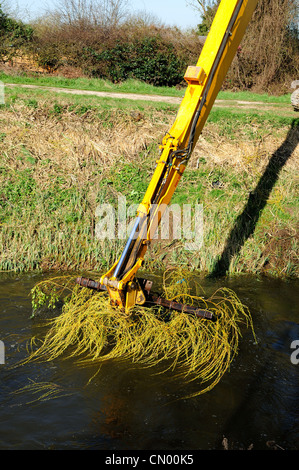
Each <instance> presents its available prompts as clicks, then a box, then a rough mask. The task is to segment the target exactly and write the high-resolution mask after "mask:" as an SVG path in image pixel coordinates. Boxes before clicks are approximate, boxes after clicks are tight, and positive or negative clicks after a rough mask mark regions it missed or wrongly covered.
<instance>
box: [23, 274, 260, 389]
mask: <svg viewBox="0 0 299 470" xmlns="http://www.w3.org/2000/svg"><path fill="white" fill-rule="evenodd" d="M179 274H180V275H181V274H182V273H179ZM178 277H180V276H178ZM175 278H176V275H175V274H173V273H171V284H170V285H169V284H168V285H166V283H165V280H166V279H168V280H169V277H167V276H165V277H164V286H165V288H166V289H165V294H166V296H167V297H168V298H176V299H178V298H180V299H181V300H184V302H185V303H191V302H192V303H193V304H195V303H197V304H198V305H201V306H202V307H203V308H207V309H209V310H210V311H212V312H213V314H214V315H215V317H216V321H213V322H212V321H209V320H204V319H198V318H196V317H195V316H192V315H188V314H186V313H178V312H173V311H172V312H170V311H165V310H163V309H161V308H160V307H159V308H158V307H152V308H145V307H136V308H134V309H132V311H131V312H130V314H129V315H128V314H125V313H123V312H121V311H120V310H117V309H115V308H113V307H111V305H110V303H109V298H108V296H107V295H106V294H105V293H98V292H93V291H90V290H88V289H85V288H81V287H79V286H77V285H73V286H72V282H73V280H72V279H71V278H70V277H62V278H58V277H56V278H53V279H50V280H47V281H43V282H42V283H39V284H37V285H36V286H35V287H34V289H33V291H32V296H33V306H34V307H35V308H38V307H39V306H41V305H42V304H46V305H48V306H50V307H53V306H54V304H55V302H56V301H57V300H58V298H64V304H63V307H62V312H61V314H59V315H58V316H57V317H55V318H54V319H52V320H51V321H50V323H49V330H48V332H47V334H46V336H45V338H44V339H43V341H42V345H41V346H40V347H39V348H37V349H35V348H34V347H33V348H32V349H33V351H32V352H31V353H30V355H29V357H28V361H32V360H37V361H52V360H55V359H57V358H74V359H76V361H78V362H79V363H80V364H81V365H84V366H88V365H90V364H95V363H96V364H99V365H101V364H103V363H104V362H106V361H111V360H117V361H123V360H125V361H131V363H132V364H136V365H140V366H142V367H147V368H151V370H152V371H153V373H155V371H156V372H157V370H159V373H161V370H162V371H164V372H166V371H171V375H172V376H173V377H174V378H180V381H182V380H184V381H186V383H187V382H190V381H196V384H198V389H197V392H196V393H195V395H198V394H202V393H205V392H207V391H209V390H211V389H212V388H213V387H215V385H216V384H217V383H218V382H219V381H220V380H221V378H222V377H223V375H224V374H225V372H226V371H227V370H228V369H229V367H230V365H231V363H232V360H233V359H234V357H235V356H236V354H237V352H238V345H239V338H240V336H241V329H242V325H245V326H246V327H250V328H251V329H252V331H253V325H252V319H251V316H250V313H249V311H248V309H247V308H246V307H245V306H244V305H242V303H241V301H240V300H239V299H238V297H237V296H236V294H235V293H234V292H232V291H231V290H229V289H225V288H222V289H219V290H217V292H216V293H215V294H214V295H213V296H212V297H211V298H209V299H204V298H203V297H201V298H200V297H197V296H193V295H191V294H190V292H189V288H188V280H185V281H184V282H183V283H177V282H175V281H174V279H175ZM180 279H182V278H181V277H180ZM189 280H190V279H189ZM170 287H172V292H171V295H170V297H169V294H170ZM167 288H168V290H167ZM167 294H168V295H167ZM173 294H175V295H173ZM253 334H254V332H253ZM32 344H33V345H35V344H36V342H35V339H33V340H32ZM158 366H159V367H158ZM196 387H197V385H196Z"/></svg>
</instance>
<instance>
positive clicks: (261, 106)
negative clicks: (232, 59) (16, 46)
mask: <svg viewBox="0 0 299 470" xmlns="http://www.w3.org/2000/svg"><path fill="white" fill-rule="evenodd" d="M5 86H7V87H21V88H31V89H36V90H47V91H51V92H54V93H66V94H71V95H89V96H98V97H104V98H113V99H126V100H134V101H152V102H159V103H169V104H177V105H180V103H181V101H182V97H172V96H160V95H140V94H136V93H113V92H107V91H94V90H76V89H71V88H59V87H50V86H39V85H27V84H13V83H5ZM232 105H233V106H234V107H236V106H237V107H239V108H246V109H257V110H261V111H271V110H272V111H273V110H274V109H275V110H279V112H280V113H281V112H283V113H284V114H285V113H287V114H288V115H293V114H294V115H295V112H294V111H293V109H292V106H291V103H290V105H289V106H288V105H286V104H279V103H263V102H261V101H254V102H250V101H239V100H216V101H215V106H220V107H231V106H232Z"/></svg>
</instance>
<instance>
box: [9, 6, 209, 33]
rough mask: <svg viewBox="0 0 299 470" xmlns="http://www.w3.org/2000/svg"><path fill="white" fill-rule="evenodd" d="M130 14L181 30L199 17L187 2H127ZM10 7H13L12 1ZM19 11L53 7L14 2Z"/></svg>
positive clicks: (41, 9)
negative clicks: (151, 17)
mask: <svg viewBox="0 0 299 470" xmlns="http://www.w3.org/2000/svg"><path fill="white" fill-rule="evenodd" d="M128 2H129V5H130V10H131V12H140V11H146V12H147V13H151V14H153V15H154V16H155V17H156V18H158V19H159V20H160V21H161V22H162V23H163V24H166V25H170V26H178V27H180V28H182V29H188V28H192V27H195V26H196V25H197V24H198V23H199V22H200V17H199V15H198V13H196V12H195V10H194V9H193V8H192V7H191V6H189V5H188V4H187V0H128ZM9 3H10V5H12V6H13V4H14V3H15V2H14V0H11V1H10V2H9ZM16 3H17V4H18V6H19V9H20V11H21V12H22V11H24V10H28V11H29V12H30V16H36V15H39V14H40V15H42V14H43V12H44V11H45V9H46V6H47V5H49V6H51V5H53V4H54V3H55V2H54V1H51V0H16Z"/></svg>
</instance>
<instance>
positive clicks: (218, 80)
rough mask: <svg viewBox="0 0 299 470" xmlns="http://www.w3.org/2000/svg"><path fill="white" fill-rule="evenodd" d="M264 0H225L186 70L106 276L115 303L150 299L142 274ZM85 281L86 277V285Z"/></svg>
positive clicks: (125, 305)
mask: <svg viewBox="0 0 299 470" xmlns="http://www.w3.org/2000/svg"><path fill="white" fill-rule="evenodd" d="M257 1H258V0H222V1H221V2H220V5H219V7H218V10H217V13H216V16H215V18H214V21H213V24H212V27H211V30H210V32H209V34H208V36H207V39H206V42H205V44H204V46H203V49H202V52H201V54H200V57H199V60H198V63H197V64H196V65H195V66H190V67H188V69H187V72H186V74H185V80H186V82H187V83H188V87H187V90H186V93H185V96H184V98H183V100H182V103H181V106H180V108H179V111H178V114H177V116H176V119H175V122H174V124H173V126H172V127H171V129H170V130H169V132H167V134H166V135H165V137H164V139H163V141H162V145H161V147H160V149H161V152H160V159H159V160H158V161H157V166H156V169H155V172H154V174H153V177H152V180H151V181H150V184H149V187H148V189H147V191H146V194H145V196H144V198H143V201H142V203H141V204H140V205H139V208H138V210H137V218H136V222H135V225H134V228H133V230H132V232H131V234H130V236H129V238H128V241H127V243H126V246H125V248H124V250H123V253H122V255H121V257H120V258H119V260H118V261H117V262H116V263H115V265H114V266H112V268H111V269H110V270H109V271H108V272H107V273H106V274H105V275H104V276H102V277H101V280H100V283H99V285H100V286H102V287H103V288H104V289H105V290H107V291H108V293H109V296H110V300H111V303H112V305H114V306H117V307H120V308H122V309H124V310H126V311H128V310H129V309H130V308H132V307H134V306H135V305H143V304H144V303H145V302H146V292H145V289H144V286H142V285H141V283H140V282H139V280H138V279H137V278H136V273H137V271H138V269H139V268H140V267H141V266H142V264H143V261H144V257H145V254H146V251H147V248H148V245H149V243H150V242H151V240H152V238H153V236H154V234H155V232H156V229H157V227H158V226H159V223H160V221H161V218H162V216H163V213H164V212H165V209H166V207H167V206H168V205H169V203H170V201H171V198H172V195H173V193H174V191H175V189H176V187H177V185H178V183H179V181H180V179H181V177H182V175H183V173H184V170H185V168H186V166H187V164H188V161H189V159H190V157H191V154H192V151H193V149H194V146H195V144H196V142H197V140H198V137H199V136H200V134H201V132H202V129H203V127H204V125H205V122H206V120H207V118H208V116H209V113H210V111H211V108H212V106H213V104H214V102H215V99H216V97H217V94H218V92H219V91H220V88H221V86H222V84H223V81H224V79H225V76H226V74H227V71H228V69H229V67H230V65H231V62H232V60H233V58H234V56H235V54H236V52H237V49H238V47H239V44H240V42H241V40H242V38H243V36H244V33H245V31H246V28H247V25H248V23H249V22H250V20H251V17H252V14H253V12H254V10H255V7H256V4H257ZM83 284H84V283H82V285H83Z"/></svg>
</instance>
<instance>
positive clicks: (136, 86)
mask: <svg viewBox="0 0 299 470" xmlns="http://www.w3.org/2000/svg"><path fill="white" fill-rule="evenodd" d="M0 80H1V81H2V82H3V83H5V84H6V83H12V84H16V85H18V84H20V85H24V84H25V85H37V86H43V87H57V88H66V89H75V90H88V91H96V92H112V93H137V94H141V95H158V96H171V97H178V98H182V97H183V96H184V93H185V88H184V87H166V86H165V87H163V86H160V87H157V86H154V85H150V84H148V83H145V82H141V81H139V80H133V79H130V80H127V81H125V82H120V83H112V82H109V81H108V80H104V79H99V78H85V77H79V78H66V77H62V76H58V75H57V76H55V75H47V74H38V73H36V74H33V73H32V74H26V73H5V72H4V71H0ZM290 96H291V93H289V94H285V95H280V96H275V95H269V94H266V93H264V94H258V93H251V92H249V91H238V92H231V91H221V92H220V93H219V95H218V98H219V99H220V100H242V101H252V102H263V103H278V104H279V103H280V104H289V103H290V100H291V98H290Z"/></svg>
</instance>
